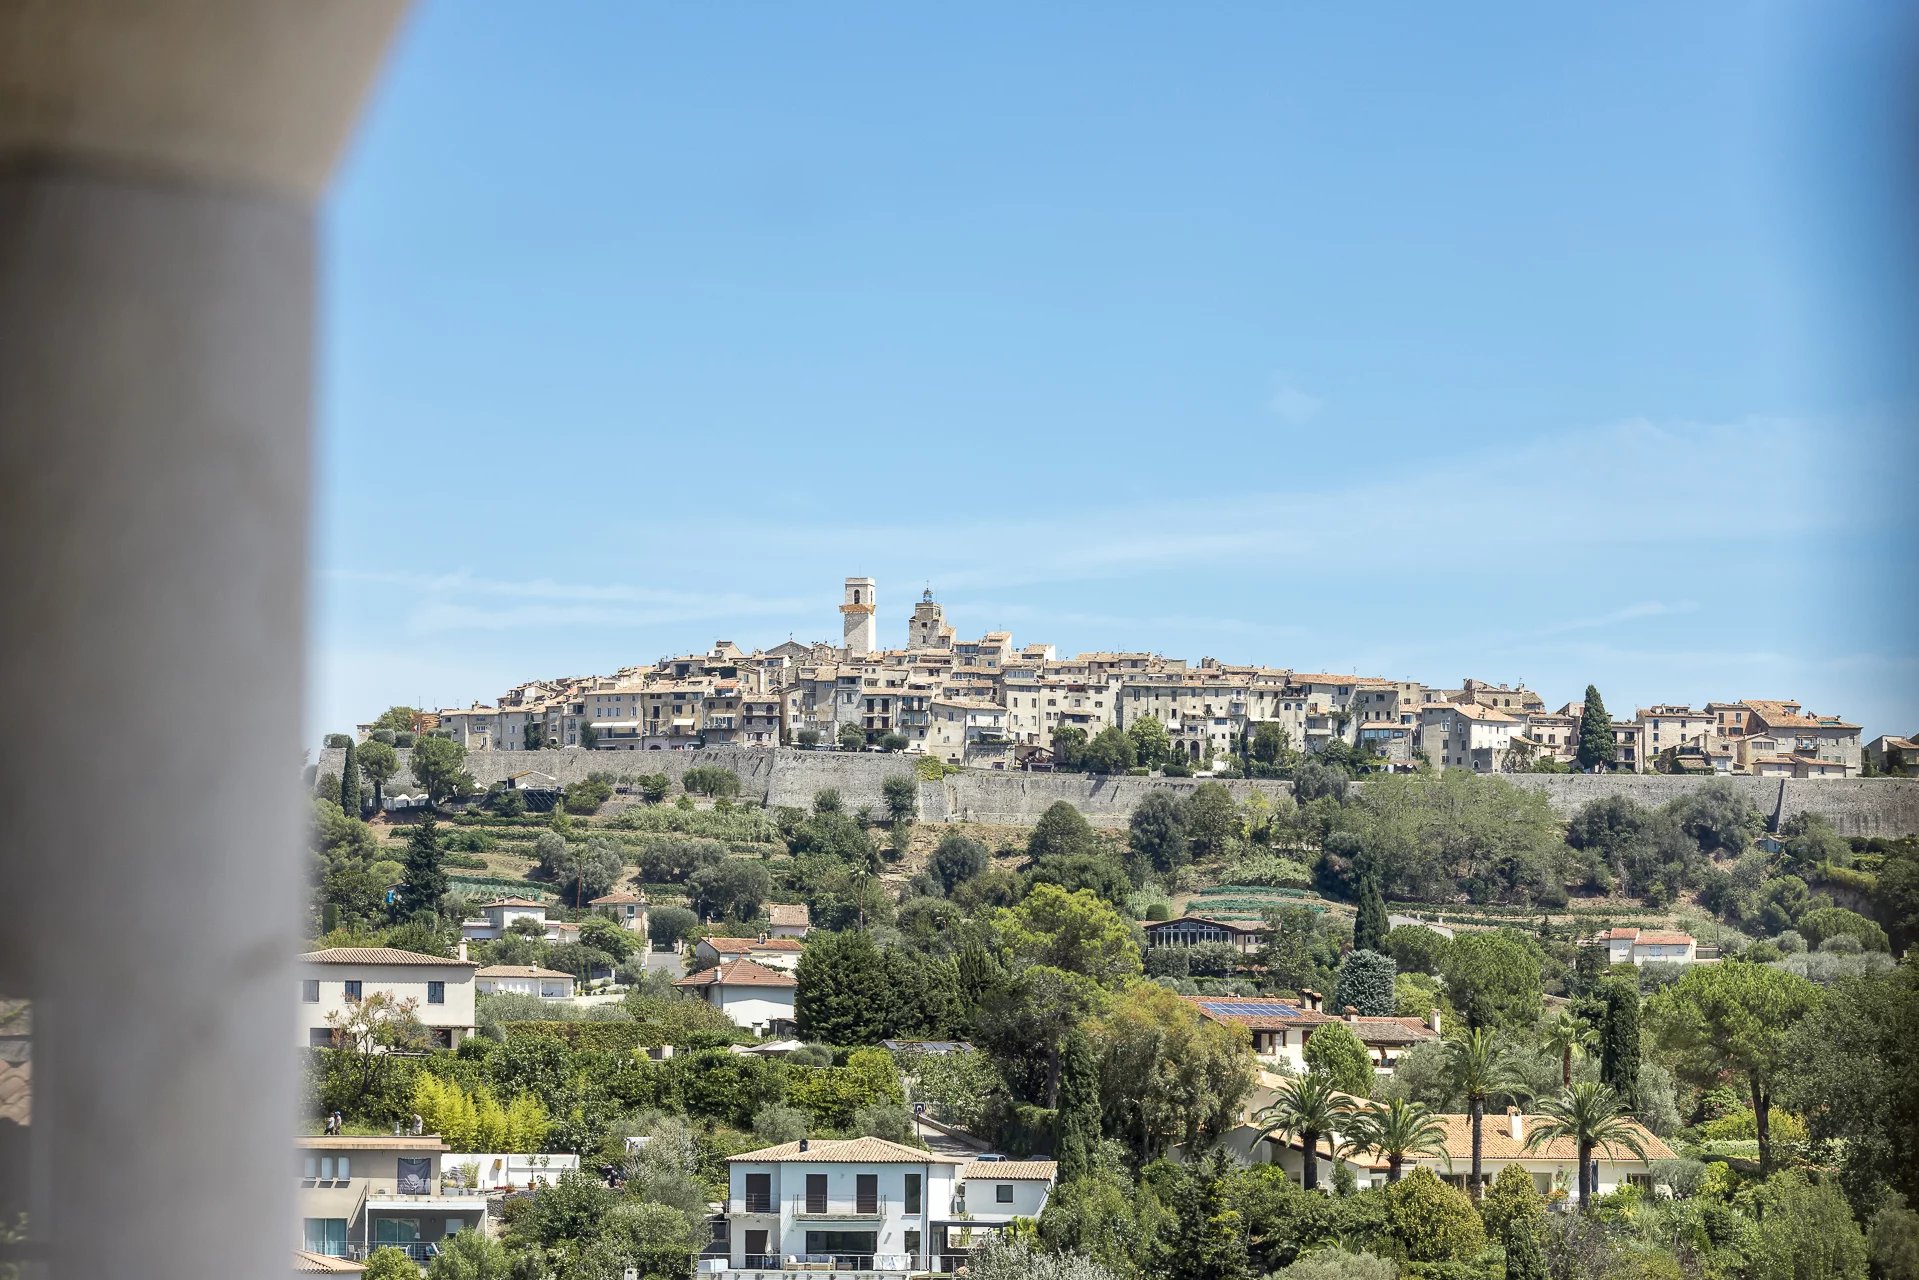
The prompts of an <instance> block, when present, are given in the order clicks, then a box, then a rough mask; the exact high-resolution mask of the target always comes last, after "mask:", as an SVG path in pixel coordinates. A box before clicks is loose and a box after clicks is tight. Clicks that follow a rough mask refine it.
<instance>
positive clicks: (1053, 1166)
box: [960, 1160, 1059, 1182]
mask: <svg viewBox="0 0 1919 1280" xmlns="http://www.w3.org/2000/svg"><path fill="white" fill-rule="evenodd" d="M960 1177H962V1178H998V1179H1000V1180H1001V1181H1002V1182H1051V1181H1053V1180H1054V1179H1055V1178H1057V1177H1059V1164H1058V1162H1057V1161H1053V1160H975V1161H973V1163H971V1164H969V1165H967V1166H966V1167H965V1168H964V1169H961V1170H960Z"/></svg>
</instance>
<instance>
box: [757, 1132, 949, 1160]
mask: <svg viewBox="0 0 1919 1280" xmlns="http://www.w3.org/2000/svg"><path fill="white" fill-rule="evenodd" d="M802 1141H804V1142H805V1147H806V1150H804V1151H802V1150H801V1149H800V1147H801V1143H800V1142H782V1143H781V1144H780V1145H779V1146H777V1147H761V1148H760V1149H759V1150H758V1151H747V1152H743V1153H741V1154H740V1155H737V1156H728V1157H727V1162H728V1163H729V1164H730V1163H732V1162H733V1161H735V1160H740V1161H749V1162H752V1163H756V1164H767V1163H787V1162H792V1163H798V1162H801V1161H804V1162H806V1163H809V1164H928V1163H931V1164H963V1163H966V1161H963V1160H960V1159H959V1158H957V1157H955V1156H943V1155H940V1154H938V1153H937V1152H933V1151H925V1150H922V1149H921V1148H919V1147H909V1146H906V1145H905V1144H904V1143H899V1142H888V1141H887V1140H886V1139H885V1138H814V1139H812V1140H811V1141H805V1140H802Z"/></svg>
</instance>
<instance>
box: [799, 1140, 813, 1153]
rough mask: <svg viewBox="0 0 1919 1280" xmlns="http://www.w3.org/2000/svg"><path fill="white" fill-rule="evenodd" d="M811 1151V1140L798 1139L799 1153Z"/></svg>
mask: <svg viewBox="0 0 1919 1280" xmlns="http://www.w3.org/2000/svg"><path fill="white" fill-rule="evenodd" d="M812 1149H813V1143H812V1140H811V1139H808V1138H801V1139H800V1150H801V1151H811V1150H812Z"/></svg>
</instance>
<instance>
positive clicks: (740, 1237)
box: [727, 1153, 992, 1271]
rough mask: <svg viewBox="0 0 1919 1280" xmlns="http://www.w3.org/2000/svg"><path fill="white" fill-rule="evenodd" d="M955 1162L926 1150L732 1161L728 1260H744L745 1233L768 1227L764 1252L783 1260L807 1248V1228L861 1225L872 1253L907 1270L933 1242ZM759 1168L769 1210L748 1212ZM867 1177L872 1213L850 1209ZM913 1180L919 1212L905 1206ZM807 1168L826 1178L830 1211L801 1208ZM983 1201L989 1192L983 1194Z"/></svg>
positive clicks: (741, 1264) (742, 1263)
mask: <svg viewBox="0 0 1919 1280" xmlns="http://www.w3.org/2000/svg"><path fill="white" fill-rule="evenodd" d="M956 1173H957V1169H956V1166H954V1165H953V1164H951V1163H949V1162H946V1161H943V1160H941V1159H939V1158H938V1157H936V1156H933V1155H932V1154H931V1153H928V1158H927V1161H926V1163H924V1164H879V1163H874V1164H855V1163H840V1162H828V1161H821V1162H808V1161H798V1160H790V1161H789V1160H770V1161H766V1162H764V1163H760V1162H749V1161H734V1162H733V1164H732V1165H731V1167H730V1170H729V1178H728V1194H727V1216H728V1218H729V1220H730V1222H731V1224H732V1231H731V1245H732V1259H731V1261H732V1265H733V1267H734V1268H736V1269H740V1268H745V1267H746V1258H747V1256H748V1250H747V1246H748V1244H749V1242H750V1241H751V1233H752V1232H756V1231H765V1232H766V1233H767V1252H768V1253H777V1254H778V1255H779V1256H780V1258H781V1259H782V1261H784V1260H785V1259H787V1258H797V1257H800V1256H803V1255H805V1254H808V1253H810V1252H814V1251H813V1250H809V1249H808V1248H807V1243H808V1241H807V1233H808V1232H809V1231H812V1232H816V1233H817V1232H827V1231H835V1232H867V1231H870V1232H872V1233H873V1236H874V1247H873V1252H874V1254H875V1255H878V1256H880V1257H890V1258H893V1259H896V1260H898V1263H897V1265H896V1266H895V1267H894V1268H893V1269H896V1270H902V1271H903V1270H909V1269H913V1268H915V1267H918V1266H920V1265H923V1263H924V1260H925V1259H926V1257H927V1253H928V1251H929V1250H930V1249H931V1248H932V1247H933V1223H934V1222H935V1221H937V1220H939V1219H942V1218H948V1217H950V1216H951V1210H952V1204H953V1189H954V1185H955V1179H956ZM750 1174H764V1175H766V1176H767V1178H768V1186H769V1189H770V1192H771V1195H772V1203H771V1209H772V1211H771V1212H769V1213H748V1212H747V1197H746V1189H747V1178H748V1175H750ZM862 1174H864V1175H870V1176H872V1177H873V1178H874V1179H875V1181H876V1185H877V1189H878V1195H879V1199H880V1203H879V1206H878V1212H877V1213H875V1214H872V1215H869V1216H857V1215H855V1214H854V1210H856V1208H857V1204H856V1194H857V1191H858V1185H859V1177H860V1175H862ZM908 1174H914V1175H917V1176H918V1177H919V1178H920V1179H921V1182H920V1187H921V1194H920V1212H919V1213H917V1214H908V1213H907V1212H906V1203H907V1197H906V1178H907V1175H908ZM808 1175H824V1176H825V1178H826V1205H827V1209H828V1210H829V1213H830V1214H831V1215H833V1216H827V1217H820V1216H809V1215H807V1214H806V1212H805V1197H806V1183H807V1177H808ZM985 1199H986V1201H987V1202H990V1201H991V1199H992V1196H991V1194H990V1193H989V1194H988V1195H987V1196H986V1197H985ZM969 1208H970V1203H969ZM910 1231H917V1232H919V1248H918V1250H917V1251H916V1252H912V1253H909V1251H908V1248H907V1246H908V1244H909V1243H910V1242H909V1240H908V1239H907V1233H908V1232H910Z"/></svg>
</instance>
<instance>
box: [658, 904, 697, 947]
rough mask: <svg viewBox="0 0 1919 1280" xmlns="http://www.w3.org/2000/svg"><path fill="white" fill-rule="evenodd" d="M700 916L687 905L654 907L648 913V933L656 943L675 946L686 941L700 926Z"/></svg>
mask: <svg viewBox="0 0 1919 1280" xmlns="http://www.w3.org/2000/svg"><path fill="white" fill-rule="evenodd" d="M699 923H700V918H699V916H697V915H695V914H694V913H693V912H691V911H688V910H687V909H686V908H685V907H672V906H659V907H652V908H650V909H649V910H648V911H647V913H646V933H647V936H648V937H649V938H651V939H652V940H653V941H654V942H655V943H659V944H663V945H665V946H669V947H670V946H673V945H674V944H676V943H680V942H684V941H685V940H686V938H687V935H688V934H690V933H692V932H693V930H694V929H696V928H698V927H699Z"/></svg>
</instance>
